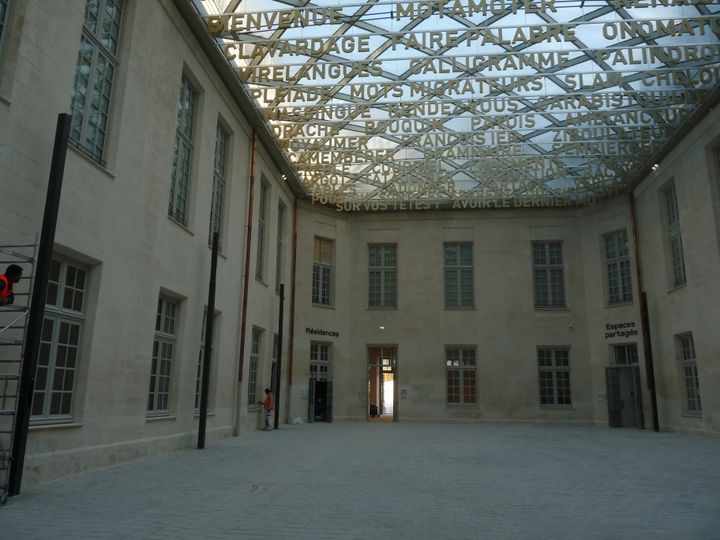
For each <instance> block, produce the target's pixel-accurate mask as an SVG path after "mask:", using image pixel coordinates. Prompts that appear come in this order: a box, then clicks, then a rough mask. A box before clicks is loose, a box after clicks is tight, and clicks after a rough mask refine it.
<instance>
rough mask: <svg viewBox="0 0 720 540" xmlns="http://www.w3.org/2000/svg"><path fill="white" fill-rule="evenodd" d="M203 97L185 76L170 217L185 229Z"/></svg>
mask: <svg viewBox="0 0 720 540" xmlns="http://www.w3.org/2000/svg"><path fill="white" fill-rule="evenodd" d="M199 97H200V92H199V91H198V90H196V88H195V86H194V85H193V83H192V82H191V81H190V78H189V77H188V76H187V75H185V74H183V76H182V79H181V82H180V96H179V98H178V116H177V124H176V127H175V147H174V150H173V166H172V174H171V175H170V202H169V204H168V216H170V218H171V219H174V220H175V221H177V222H178V223H180V224H181V225H183V226H185V227H186V226H187V224H188V211H189V208H190V187H191V178H190V175H191V172H192V157H193V137H194V131H195V121H196V119H197V112H198V103H199V101H200V99H199Z"/></svg>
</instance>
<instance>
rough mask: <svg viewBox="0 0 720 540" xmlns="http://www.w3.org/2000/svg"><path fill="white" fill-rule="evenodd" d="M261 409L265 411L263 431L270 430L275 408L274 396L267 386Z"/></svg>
mask: <svg viewBox="0 0 720 540" xmlns="http://www.w3.org/2000/svg"><path fill="white" fill-rule="evenodd" d="M263 410H264V411H265V427H264V428H263V431H272V428H273V426H272V418H273V411H274V410H275V396H273V393H272V391H271V390H270V389H269V388H266V389H265V401H263Z"/></svg>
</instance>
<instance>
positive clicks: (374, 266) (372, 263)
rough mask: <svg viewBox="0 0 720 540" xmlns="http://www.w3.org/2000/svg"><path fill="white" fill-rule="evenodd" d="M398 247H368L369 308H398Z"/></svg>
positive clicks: (392, 245)
mask: <svg viewBox="0 0 720 540" xmlns="http://www.w3.org/2000/svg"><path fill="white" fill-rule="evenodd" d="M396 253H397V247H396V246H395V245H394V244H391V245H371V246H368V273H369V277H368V279H369V281H368V306H370V307H380V308H394V307H397V256H396Z"/></svg>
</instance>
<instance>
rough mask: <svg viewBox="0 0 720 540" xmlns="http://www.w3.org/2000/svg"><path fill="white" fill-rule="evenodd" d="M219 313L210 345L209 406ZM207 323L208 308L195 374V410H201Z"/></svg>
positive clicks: (214, 320) (201, 333) (215, 318)
mask: <svg viewBox="0 0 720 540" xmlns="http://www.w3.org/2000/svg"><path fill="white" fill-rule="evenodd" d="M217 322H218V316H217V313H216V314H215V317H214V318H213V342H212V344H211V345H210V384H209V385H208V408H209V407H210V399H209V398H210V396H211V395H212V391H211V388H212V374H213V372H214V369H213V368H214V365H215V342H216V340H215V336H216V335H217V330H218V328H217ZM206 325H207V308H205V311H204V312H203V320H202V330H201V331H200V352H199V353H198V365H197V372H196V375H195V410H196V411H199V410H200V393H201V390H202V374H203V367H204V365H205V326H206Z"/></svg>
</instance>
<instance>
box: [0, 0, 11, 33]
mask: <svg viewBox="0 0 720 540" xmlns="http://www.w3.org/2000/svg"><path fill="white" fill-rule="evenodd" d="M9 12H10V0H0V43H2V38H3V35H4V34H5V28H6V27H7V25H8V22H9V20H10V17H9Z"/></svg>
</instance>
